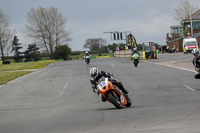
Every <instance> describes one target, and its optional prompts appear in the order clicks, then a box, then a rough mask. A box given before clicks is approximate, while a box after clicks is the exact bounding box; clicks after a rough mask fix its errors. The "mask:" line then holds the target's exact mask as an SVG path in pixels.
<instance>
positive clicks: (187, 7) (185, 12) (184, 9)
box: [174, 0, 198, 21]
mask: <svg viewBox="0 0 200 133" xmlns="http://www.w3.org/2000/svg"><path fill="white" fill-rule="evenodd" d="M174 10H175V16H174V18H175V19H176V20H178V21H182V20H184V19H186V18H187V17H189V16H190V15H191V14H192V13H194V12H195V11H197V10H198V7H196V6H193V5H192V4H191V3H190V1H189V0H182V1H181V3H180V4H179V5H177V7H176V8H175V9H174Z"/></svg>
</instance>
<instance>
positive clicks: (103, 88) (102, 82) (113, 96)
mask: <svg viewBox="0 0 200 133" xmlns="http://www.w3.org/2000/svg"><path fill="white" fill-rule="evenodd" d="M97 88H98V91H99V93H101V94H102V95H103V96H104V97H105V98H106V100H107V101H109V102H110V103H112V104H113V105H114V106H115V107H116V108H117V109H121V108H122V107H123V106H126V107H130V106H131V104H132V101H131V99H130V98H129V97H128V95H126V94H125V93H123V92H122V91H121V90H120V89H119V88H118V87H117V86H116V85H114V84H112V83H111V81H108V78H105V77H103V78H101V79H99V81H98V87H97Z"/></svg>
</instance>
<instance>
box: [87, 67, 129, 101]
mask: <svg viewBox="0 0 200 133" xmlns="http://www.w3.org/2000/svg"><path fill="white" fill-rule="evenodd" d="M90 76H91V79H90V82H91V84H92V88H93V92H94V93H97V94H99V91H98V89H97V85H98V80H99V79H100V78H102V77H108V80H109V81H111V82H112V83H113V84H114V85H117V86H118V87H119V88H120V89H121V90H122V91H123V92H124V93H125V94H128V91H127V90H126V89H125V88H124V86H123V85H122V82H119V81H117V80H115V78H114V77H113V74H112V73H108V72H105V71H99V70H98V69H97V68H96V67H93V68H91V69H90ZM101 100H102V101H103V102H105V101H106V99H105V98H104V96H103V95H101Z"/></svg>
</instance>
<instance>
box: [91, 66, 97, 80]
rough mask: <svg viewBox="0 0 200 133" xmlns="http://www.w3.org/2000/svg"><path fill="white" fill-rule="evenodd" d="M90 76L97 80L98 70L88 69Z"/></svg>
mask: <svg viewBox="0 0 200 133" xmlns="http://www.w3.org/2000/svg"><path fill="white" fill-rule="evenodd" d="M90 76H91V77H93V78H97V77H98V76H99V70H98V69H97V68H96V67H93V68H91V69H90Z"/></svg>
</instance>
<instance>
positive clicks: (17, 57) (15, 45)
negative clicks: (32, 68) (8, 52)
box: [12, 36, 23, 62]
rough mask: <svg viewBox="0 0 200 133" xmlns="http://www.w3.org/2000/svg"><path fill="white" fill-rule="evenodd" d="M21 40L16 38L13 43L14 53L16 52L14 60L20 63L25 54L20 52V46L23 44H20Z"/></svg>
mask: <svg viewBox="0 0 200 133" xmlns="http://www.w3.org/2000/svg"><path fill="white" fill-rule="evenodd" d="M18 42H19V39H17V36H14V39H13V43H12V52H13V51H14V60H15V61H16V62H19V61H20V59H22V56H21V55H22V54H23V52H20V51H19V50H20V49H22V47H21V46H20V45H21V43H18Z"/></svg>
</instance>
